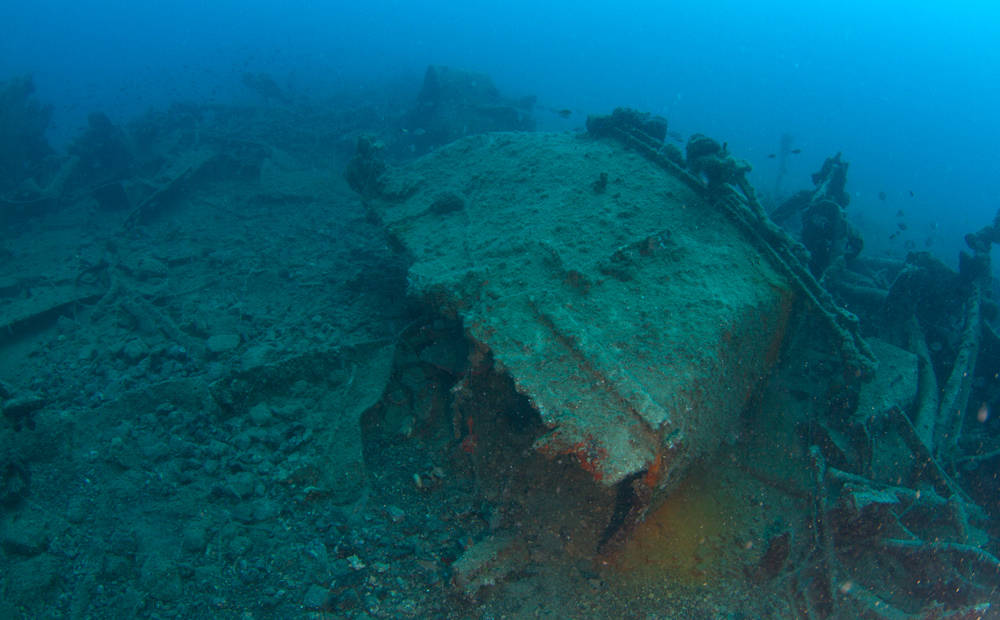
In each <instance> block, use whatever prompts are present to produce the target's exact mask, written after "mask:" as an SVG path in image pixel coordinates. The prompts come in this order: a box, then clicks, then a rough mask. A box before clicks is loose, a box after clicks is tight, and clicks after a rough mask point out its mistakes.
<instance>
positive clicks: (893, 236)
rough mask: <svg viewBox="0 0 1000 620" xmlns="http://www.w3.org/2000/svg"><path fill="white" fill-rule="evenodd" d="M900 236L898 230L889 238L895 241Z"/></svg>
mask: <svg viewBox="0 0 1000 620" xmlns="http://www.w3.org/2000/svg"><path fill="white" fill-rule="evenodd" d="M898 236H899V231H898V230H897V231H896V232H894V233H892V234H891V235H889V238H890V239H895V238H896V237H898Z"/></svg>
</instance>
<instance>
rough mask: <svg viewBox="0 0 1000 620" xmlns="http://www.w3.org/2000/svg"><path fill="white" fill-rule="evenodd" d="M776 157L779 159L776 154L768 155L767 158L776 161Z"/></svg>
mask: <svg viewBox="0 0 1000 620" xmlns="http://www.w3.org/2000/svg"><path fill="white" fill-rule="evenodd" d="M775 157H777V155H776V154H774V153H768V154H767V158H768V159H774V158H775Z"/></svg>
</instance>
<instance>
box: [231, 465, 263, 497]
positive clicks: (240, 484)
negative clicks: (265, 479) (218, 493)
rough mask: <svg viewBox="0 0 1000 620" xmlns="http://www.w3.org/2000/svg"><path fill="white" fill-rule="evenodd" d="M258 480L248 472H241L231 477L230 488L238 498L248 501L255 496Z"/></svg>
mask: <svg viewBox="0 0 1000 620" xmlns="http://www.w3.org/2000/svg"><path fill="white" fill-rule="evenodd" d="M256 482H257V481H256V480H255V479H254V476H253V474H251V473H250V472H248V471H241V472H239V473H237V474H233V475H232V476H230V477H229V488H230V489H231V490H232V492H233V494H234V495H236V497H239V498H242V499H246V498H248V497H250V496H252V495H253V493H254V487H255V485H256Z"/></svg>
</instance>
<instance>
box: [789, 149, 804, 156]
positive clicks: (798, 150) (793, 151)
mask: <svg viewBox="0 0 1000 620" xmlns="http://www.w3.org/2000/svg"><path fill="white" fill-rule="evenodd" d="M801 152H802V149H792V150H791V151H789V153H791V154H792V155H798V154H799V153H801Z"/></svg>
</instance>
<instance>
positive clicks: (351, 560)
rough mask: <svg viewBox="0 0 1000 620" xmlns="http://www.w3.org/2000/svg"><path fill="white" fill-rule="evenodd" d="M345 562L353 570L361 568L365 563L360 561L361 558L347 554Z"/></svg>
mask: <svg viewBox="0 0 1000 620" xmlns="http://www.w3.org/2000/svg"><path fill="white" fill-rule="evenodd" d="M347 563H348V564H350V565H351V568H353V569H354V570H361V569H362V568H364V567H365V563H364V562H362V561H361V558H359V557H358V556H356V555H351V556H348V557H347Z"/></svg>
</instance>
